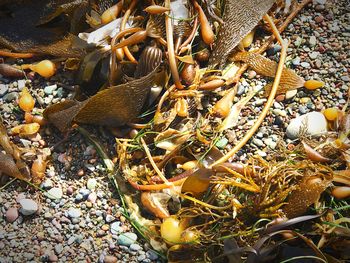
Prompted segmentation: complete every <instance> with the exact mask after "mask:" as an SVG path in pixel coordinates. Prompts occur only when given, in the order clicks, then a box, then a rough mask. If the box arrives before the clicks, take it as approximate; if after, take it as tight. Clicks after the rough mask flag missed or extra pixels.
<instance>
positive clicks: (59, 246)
mask: <svg viewBox="0 0 350 263" xmlns="http://www.w3.org/2000/svg"><path fill="white" fill-rule="evenodd" d="M62 251H63V245H62V244H56V245H55V252H56V254H57V255H59V254H61V253H62Z"/></svg>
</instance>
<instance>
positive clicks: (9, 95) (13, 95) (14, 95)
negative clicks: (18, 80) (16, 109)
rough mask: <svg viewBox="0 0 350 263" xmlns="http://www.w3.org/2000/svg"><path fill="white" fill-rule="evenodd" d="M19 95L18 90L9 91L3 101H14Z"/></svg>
mask: <svg viewBox="0 0 350 263" xmlns="http://www.w3.org/2000/svg"><path fill="white" fill-rule="evenodd" d="M18 97H19V94H18V92H10V93H7V94H6V95H5V96H4V97H3V99H4V101H5V102H11V101H14V100H17V99H18Z"/></svg>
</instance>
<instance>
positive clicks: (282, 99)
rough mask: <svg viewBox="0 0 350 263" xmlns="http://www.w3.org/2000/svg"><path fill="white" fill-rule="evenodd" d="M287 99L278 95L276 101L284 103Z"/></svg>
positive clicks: (282, 95)
mask: <svg viewBox="0 0 350 263" xmlns="http://www.w3.org/2000/svg"><path fill="white" fill-rule="evenodd" d="M285 98H286V95H284V94H280V95H277V96H276V98H275V100H276V101H277V102H281V101H284V99H285Z"/></svg>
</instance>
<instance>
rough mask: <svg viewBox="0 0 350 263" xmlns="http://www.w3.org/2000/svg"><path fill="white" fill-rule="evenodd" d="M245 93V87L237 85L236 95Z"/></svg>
mask: <svg viewBox="0 0 350 263" xmlns="http://www.w3.org/2000/svg"><path fill="white" fill-rule="evenodd" d="M244 92H245V87H244V86H243V85H242V84H239V85H238V89H237V95H238V96H241V95H242V94H243V93H244Z"/></svg>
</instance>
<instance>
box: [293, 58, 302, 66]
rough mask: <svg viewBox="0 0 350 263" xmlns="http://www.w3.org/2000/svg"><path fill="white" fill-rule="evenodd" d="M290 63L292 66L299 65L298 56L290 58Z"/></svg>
mask: <svg viewBox="0 0 350 263" xmlns="http://www.w3.org/2000/svg"><path fill="white" fill-rule="evenodd" d="M292 64H293V65H294V66H299V65H300V57H296V58H294V59H293V60H292Z"/></svg>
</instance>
